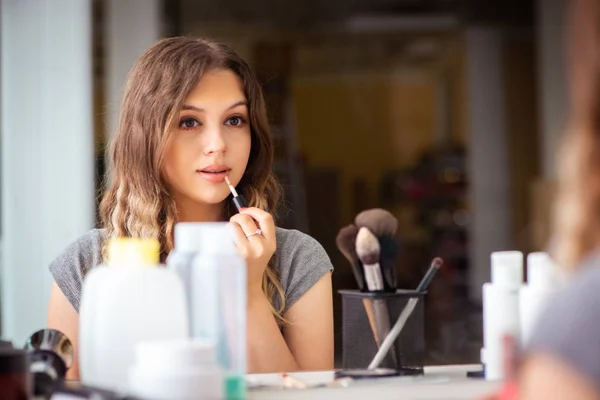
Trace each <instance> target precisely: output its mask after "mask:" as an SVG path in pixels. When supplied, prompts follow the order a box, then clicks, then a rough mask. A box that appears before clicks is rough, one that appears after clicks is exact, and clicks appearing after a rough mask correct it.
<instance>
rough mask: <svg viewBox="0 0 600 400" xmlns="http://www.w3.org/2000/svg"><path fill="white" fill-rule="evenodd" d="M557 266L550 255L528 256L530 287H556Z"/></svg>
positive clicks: (538, 253)
mask: <svg viewBox="0 0 600 400" xmlns="http://www.w3.org/2000/svg"><path fill="white" fill-rule="evenodd" d="M555 274H556V265H555V264H554V262H553V261H552V259H551V258H550V256H549V255H548V253H544V252H537V253H530V254H529V255H527V284H528V285H529V286H530V287H538V288H551V287H553V286H555Z"/></svg>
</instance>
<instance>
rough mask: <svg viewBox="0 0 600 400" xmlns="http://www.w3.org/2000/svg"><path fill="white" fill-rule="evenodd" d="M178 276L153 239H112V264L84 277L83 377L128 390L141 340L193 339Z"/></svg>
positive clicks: (103, 385)
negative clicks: (161, 259)
mask: <svg viewBox="0 0 600 400" xmlns="http://www.w3.org/2000/svg"><path fill="white" fill-rule="evenodd" d="M188 329H189V328H188V318H187V304H186V301H185V295H184V289H183V286H182V283H181V281H180V279H179V277H178V276H177V275H176V274H175V273H174V272H173V271H170V270H168V269H167V268H161V267H160V265H159V244H158V242H157V241H156V240H152V239H133V238H118V239H111V241H110V243H109V252H108V266H99V267H97V268H94V269H93V270H92V271H90V273H89V274H88V275H87V277H86V279H85V281H84V288H83V292H82V302H81V309H80V337H81V346H80V354H81V359H82V364H81V375H82V380H83V382H84V383H86V384H90V385H95V386H100V387H106V388H108V389H114V390H125V389H126V388H127V381H128V370H129V367H130V366H131V365H132V364H133V362H134V349H135V346H136V344H137V343H139V342H143V341H148V340H176V339H185V338H187V337H188Z"/></svg>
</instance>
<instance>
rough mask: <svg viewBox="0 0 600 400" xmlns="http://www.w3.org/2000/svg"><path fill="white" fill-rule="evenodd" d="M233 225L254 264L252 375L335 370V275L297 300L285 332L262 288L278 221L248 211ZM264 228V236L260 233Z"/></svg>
mask: <svg viewBox="0 0 600 400" xmlns="http://www.w3.org/2000/svg"><path fill="white" fill-rule="evenodd" d="M231 222H232V223H233V224H234V227H235V228H236V238H235V243H236V245H237V248H238V250H239V251H240V253H241V254H242V256H243V257H244V258H245V260H246V263H247V264H248V342H247V343H248V372H250V373H261V372H285V371H295V370H299V369H302V370H315V369H331V368H333V310H332V307H333V304H332V303H333V301H332V293H331V292H332V288H331V273H325V275H323V276H322V277H321V278H320V280H319V281H317V282H316V283H315V284H314V285H312V287H311V288H310V289H308V290H307V291H306V292H303V293H299V294H298V298H297V299H293V300H294V302H293V304H292V305H291V307H290V308H289V309H288V310H287V311H286V313H285V315H283V318H284V319H285V320H286V323H284V326H283V334H282V332H281V330H280V329H279V326H278V324H277V321H276V320H275V316H274V315H273V312H272V311H271V308H270V306H269V301H268V299H267V298H266V295H265V294H264V292H263V290H262V280H263V274H264V271H265V268H266V266H267V263H268V262H269V260H270V259H271V256H272V255H273V253H274V252H275V249H276V247H277V245H276V234H275V224H274V222H273V217H272V216H271V215H270V214H268V213H266V212H265V211H263V210H259V209H257V208H247V209H244V210H242V211H240V213H239V214H236V215H234V216H233V217H232V218H231ZM258 228H260V229H261V232H262V234H255V232H256V230H257V229H258ZM300 257H301V258H302V260H301V261H299V262H301V263H303V265H306V264H307V263H308V265H310V262H311V261H310V260H309V259H305V258H304V257H303V256H300ZM305 282H306V283H310V282H309V281H305Z"/></svg>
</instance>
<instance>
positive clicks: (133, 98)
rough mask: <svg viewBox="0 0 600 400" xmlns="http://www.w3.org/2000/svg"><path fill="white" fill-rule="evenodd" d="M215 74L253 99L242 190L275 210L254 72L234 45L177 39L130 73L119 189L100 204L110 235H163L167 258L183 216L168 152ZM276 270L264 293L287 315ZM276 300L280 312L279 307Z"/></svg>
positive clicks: (268, 144) (118, 141) (116, 154)
mask: <svg viewBox="0 0 600 400" xmlns="http://www.w3.org/2000/svg"><path fill="white" fill-rule="evenodd" d="M214 69H228V70H231V71H233V72H234V73H235V74H237V76H238V77H239V78H240V80H241V83H242V86H243V90H244V93H245V95H246V98H247V100H248V112H249V122H250V130H251V150H250V158H249V160H248V166H247V168H246V171H245V173H244V176H243V177H242V179H241V181H240V183H239V185H238V192H241V193H242V194H243V195H244V197H246V199H247V200H248V203H249V205H250V206H252V207H258V208H261V209H263V210H265V211H267V212H270V213H274V212H275V210H276V207H277V205H278V202H279V199H280V186H279V184H278V183H277V180H276V179H275V176H274V174H273V172H272V165H273V143H272V140H271V135H270V132H269V123H268V119H267V113H266V108H265V102H264V98H263V94H262V90H261V87H260V85H259V83H258V81H257V79H256V77H255V75H254V74H253V72H252V71H251V69H250V67H249V66H248V64H247V63H246V62H245V61H244V60H243V59H241V58H240V57H239V56H238V55H237V54H236V52H235V51H234V50H233V49H232V48H230V47H229V46H226V45H224V44H220V43H216V42H213V41H210V40H207V39H201V38H191V37H174V38H168V39H163V40H160V41H158V42H157V43H156V44H154V45H153V46H152V47H150V48H149V49H148V50H147V51H146V52H145V53H144V54H143V55H142V56H141V57H140V58H139V60H138V61H137V63H136V64H135V66H134V67H133V69H132V70H131V71H130V73H129V75H128V78H127V83H126V85H125V90H124V95H123V101H122V104H121V113H120V117H119V125H118V129H117V132H116V134H115V136H114V138H113V140H112V143H111V144H110V149H109V162H110V167H111V168H112V186H111V188H110V189H108V190H107V191H106V192H105V194H104V196H103V198H102V202H101V204H100V216H101V218H102V223H103V225H104V228H105V229H106V237H107V238H110V237H115V236H116V237H143V238H156V239H158V241H159V243H160V251H161V260H163V261H164V260H165V259H166V256H167V255H168V254H169V252H170V251H171V250H172V249H173V232H174V226H175V224H176V223H177V220H178V218H177V216H178V211H177V205H176V204H175V202H174V201H173V198H172V196H171V195H170V193H169V191H168V189H167V185H166V182H165V179H164V176H163V174H162V164H163V158H164V153H165V148H166V146H167V143H168V141H169V138H170V136H171V134H172V132H174V131H175V130H176V129H177V126H178V115H179V112H180V110H181V108H182V106H183V102H184V101H185V99H186V98H187V96H188V94H189V93H190V92H191V91H192V89H194V87H195V86H196V85H197V83H198V81H199V80H200V78H201V77H202V75H203V74H204V73H205V72H207V71H210V70H214ZM234 212H235V209H234V207H233V206H232V204H231V202H229V201H225V202H224V205H223V220H228V219H229V218H230V217H231V216H232V215H233V214H234ZM105 249H106V246H105ZM104 254H106V251H104ZM274 265H275V257H273V258H272V259H271V261H270V262H269V265H268V266H267V268H266V271H265V274H264V276H263V290H264V291H265V293H266V294H267V295H268V297H269V299H271V305H272V309H273V312H274V313H275V315H276V316H278V317H280V314H281V312H282V310H283V309H284V307H285V295H284V292H283V289H282V287H281V284H280V281H279V276H278V274H277V271H276V270H275V267H274ZM276 296H278V299H277V300H279V301H278V302H277V303H278V304H279V307H277V309H275V307H274V306H273V304H276V302H275V300H276Z"/></svg>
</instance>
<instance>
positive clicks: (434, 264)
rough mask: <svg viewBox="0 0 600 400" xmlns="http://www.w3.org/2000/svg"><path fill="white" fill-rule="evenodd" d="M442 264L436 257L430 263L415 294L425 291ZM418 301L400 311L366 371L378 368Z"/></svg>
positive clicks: (414, 300) (410, 300) (415, 299)
mask: <svg viewBox="0 0 600 400" xmlns="http://www.w3.org/2000/svg"><path fill="white" fill-rule="evenodd" d="M443 264H444V261H443V260H442V259H441V258H439V257H436V258H434V259H433V261H431V265H430V266H429V269H428V270H427V273H426V274H425V276H424V277H423V279H421V282H419V286H417V292H424V291H426V290H427V288H428V287H429V284H430V283H431V281H432V280H433V278H434V277H435V274H437V272H438V271H439V269H440V268H441V267H442V265H443ZM418 301H419V299H418V298H417V297H412V298H411V299H409V300H408V303H407V304H406V305H405V306H404V308H403V309H402V312H401V313H400V316H399V317H398V320H397V321H396V323H395V324H394V327H393V328H392V330H391V331H390V333H389V335H387V337H386V338H385V339H384V340H383V343H382V344H381V347H380V348H379V350H378V351H377V354H375V357H373V360H372V361H371V363H370V364H369V368H368V369H375V368H377V367H379V365H380V364H381V362H382V361H383V359H384V358H385V356H386V355H387V353H388V352H389V351H390V348H391V347H392V345H393V344H394V342H395V341H396V339H397V338H398V335H400V332H402V329H403V328H404V325H406V321H407V320H408V318H410V316H411V315H412V313H413V311H414V310H415V307H416V306H417V302H418Z"/></svg>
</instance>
